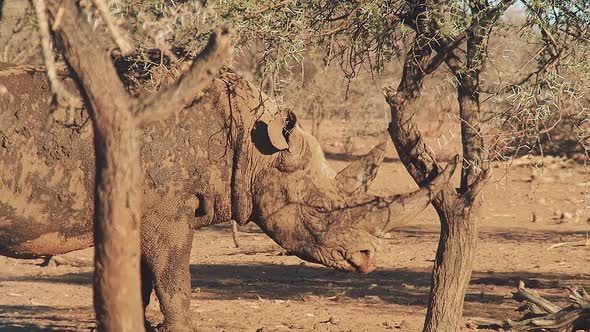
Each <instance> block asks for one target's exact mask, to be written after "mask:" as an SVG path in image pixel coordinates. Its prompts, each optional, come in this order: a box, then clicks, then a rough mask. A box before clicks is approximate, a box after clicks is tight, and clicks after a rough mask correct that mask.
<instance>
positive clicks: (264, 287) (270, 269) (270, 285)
mask: <svg viewBox="0 0 590 332" xmlns="http://www.w3.org/2000/svg"><path fill="white" fill-rule="evenodd" d="M190 270H191V276H192V278H191V284H192V288H193V291H194V292H196V293H198V294H200V295H199V296H198V297H202V298H207V299H213V300H235V299H239V298H241V299H260V298H263V299H277V300H278V299H280V300H305V299H306V297H310V296H311V297H321V298H327V299H333V300H338V299H347V300H366V299H376V298H378V299H379V301H382V302H385V303H395V304H400V305H421V306H423V305H426V304H427V301H428V291H429V287H430V271H429V270H424V271H415V270H407V269H381V270H377V271H374V272H372V273H370V274H367V275H362V274H356V273H346V272H339V271H333V270H330V269H327V268H323V267H315V266H308V265H280V264H277V265H273V264H259V263H258V264H257V263H252V264H248V265H233V264H193V265H191V267H190ZM9 280H11V281H23V282H24V281H26V282H46V283H65V284H75V285H87V286H88V287H91V286H92V273H91V272H85V273H68V274H64V275H61V276H38V277H37V276H28V277H18V278H11V279H9ZM519 280H527V281H529V283H530V284H531V287H535V286H534V285H538V286H536V288H546V289H549V288H560V287H563V286H565V285H566V284H569V283H572V284H581V285H588V284H589V283H590V275H576V276H571V275H565V274H539V273H531V272H513V273H488V272H477V271H476V272H474V273H473V275H472V281H471V284H470V285H471V287H478V286H479V285H488V286H490V285H493V286H504V287H509V288H511V289H514V287H516V286H517V285H518V281H519ZM505 301H506V300H505V298H504V296H500V295H493V294H487V295H486V294H484V293H477V294H468V295H467V298H466V302H479V303H502V302H505ZM0 308H1V307H0ZM0 310H4V309H0ZM5 311H6V310H4V311H0V313H1V312H5Z"/></svg>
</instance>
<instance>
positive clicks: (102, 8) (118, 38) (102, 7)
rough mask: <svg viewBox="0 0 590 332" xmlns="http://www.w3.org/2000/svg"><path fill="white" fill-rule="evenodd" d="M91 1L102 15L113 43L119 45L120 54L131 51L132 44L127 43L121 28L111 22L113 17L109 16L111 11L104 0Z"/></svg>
mask: <svg viewBox="0 0 590 332" xmlns="http://www.w3.org/2000/svg"><path fill="white" fill-rule="evenodd" d="M92 1H93V2H94V5H95V6H96V9H98V12H99V13H100V17H102V20H103V21H104V23H105V24H106V26H107V28H108V29H109V31H110V32H111V36H112V37H113V39H114V41H115V44H117V46H119V49H121V54H123V55H124V56H127V55H130V54H131V53H133V46H132V45H131V44H130V43H129V41H128V40H127V38H126V37H125V34H124V33H122V32H121V30H119V27H118V26H117V24H115V22H113V18H112V17H111V13H110V12H109V7H108V6H107V4H106V3H105V2H104V0H92Z"/></svg>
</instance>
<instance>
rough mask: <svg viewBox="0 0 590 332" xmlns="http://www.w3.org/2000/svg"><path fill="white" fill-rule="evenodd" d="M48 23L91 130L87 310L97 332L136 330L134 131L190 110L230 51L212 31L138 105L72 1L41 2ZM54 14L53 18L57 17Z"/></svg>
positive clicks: (139, 318)
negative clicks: (197, 51)
mask: <svg viewBox="0 0 590 332" xmlns="http://www.w3.org/2000/svg"><path fill="white" fill-rule="evenodd" d="M47 3H48V10H49V12H50V17H51V18H50V21H55V18H56V17H57V16H61V18H60V22H59V23H58V24H57V25H56V24H55V22H53V23H54V24H53V25H54V33H55V35H56V36H57V37H58V39H59V41H60V42H61V45H62V47H61V49H62V50H63V54H64V56H65V58H66V60H67V62H68V65H69V67H70V68H71V70H72V71H73V72H74V73H75V76H76V80H77V82H78V85H79V88H80V91H81V95H82V96H83V98H84V101H85V103H86V105H87V108H88V111H89V113H90V115H91V118H92V121H93V126H94V143H95V153H96V189H95V216H94V225H95V233H94V240H95V274H94V275H95V277H94V305H95V311H96V319H97V327H98V330H99V331H143V330H144V320H143V306H142V302H141V291H140V268H139V262H140V244H139V223H140V221H141V214H142V211H141V206H142V192H141V190H142V189H141V185H142V170H141V163H140V147H139V140H138V134H139V130H137V128H138V127H140V126H142V125H145V124H147V123H150V122H151V121H155V120H157V119H160V118H163V117H164V116H166V115H167V114H169V113H171V112H174V111H177V110H178V109H180V108H181V107H184V106H186V105H187V104H189V103H190V102H191V101H192V100H193V99H194V98H195V97H197V96H198V95H199V94H201V93H202V91H204V89H205V88H206V87H207V86H208V85H209V84H210V82H211V80H212V79H213V77H214V76H215V75H216V74H217V72H218V71H219V68H220V67H221V64H222V61H223V59H224V58H225V57H226V56H227V54H228V53H229V52H230V46H229V36H228V31H227V30H225V29H222V30H220V31H218V32H217V33H216V34H215V35H213V36H212V38H211V39H210V41H209V44H208V45H207V47H206V49H205V50H204V51H203V52H202V53H201V55H199V57H198V58H197V59H196V60H195V62H194V63H193V65H192V66H191V69H190V70H189V72H188V73H187V74H185V75H184V76H183V77H182V78H180V79H179V81H178V82H177V83H175V84H173V85H172V86H170V87H168V88H166V89H164V90H162V91H160V92H159V93H158V94H155V95H152V96H150V97H148V98H144V99H143V101H142V102H140V101H138V100H135V99H133V98H131V97H130V96H129V95H128V94H127V93H126V91H125V88H124V86H123V84H122V83H121V81H120V80H119V77H118V75H117V73H116V71H115V68H114V66H113V64H112V61H111V57H110V52H109V49H112V48H113V47H112V45H105V44H106V43H104V42H103V41H102V40H101V39H99V38H97V37H96V32H94V31H93V29H92V26H91V25H90V24H89V23H88V21H87V19H86V15H85V14H84V13H83V12H82V11H81V9H80V8H78V6H77V1H75V0H63V1H62V0H48V1H47ZM58 12H60V13H59V14H58Z"/></svg>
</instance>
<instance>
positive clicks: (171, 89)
mask: <svg viewBox="0 0 590 332" xmlns="http://www.w3.org/2000/svg"><path fill="white" fill-rule="evenodd" d="M230 53H231V44H230V37H229V30H228V29H227V28H220V29H218V30H217V31H216V32H215V33H214V34H213V35H211V38H210V39H209V43H208V44H207V46H206V47H205V49H204V50H203V51H202V52H201V53H200V54H199V55H198V56H197V58H196V59H195V61H194V62H193V64H192V65H191V67H190V69H189V71H188V72H187V73H186V74H185V75H183V76H182V77H181V78H180V79H179V80H177V81H176V83H174V84H173V85H171V86H168V87H166V88H164V89H163V90H161V91H160V92H158V93H156V94H153V95H151V96H150V97H148V98H146V99H145V101H143V102H141V103H140V105H138V106H137V107H136V108H135V111H134V113H135V115H136V121H137V124H138V125H139V126H145V125H147V124H149V123H151V122H154V121H157V120H160V119H162V118H165V117H166V116H167V115H169V114H171V113H172V112H175V111H178V110H179V109H181V108H183V107H186V106H187V105H189V104H190V103H191V102H192V101H193V100H194V99H195V98H196V97H198V96H199V95H200V94H202V93H203V91H204V90H205V89H206V88H207V87H208V86H209V85H210V84H211V81H212V80H213V78H214V77H215V76H216V75H217V74H218V72H219V69H220V68H221V65H222V64H223V61H224V60H225V59H226V58H227V57H228V56H229V54H230Z"/></svg>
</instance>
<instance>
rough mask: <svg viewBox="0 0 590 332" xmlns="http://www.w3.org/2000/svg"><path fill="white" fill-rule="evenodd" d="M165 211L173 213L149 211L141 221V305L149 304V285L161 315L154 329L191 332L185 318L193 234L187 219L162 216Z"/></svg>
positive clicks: (187, 306) (188, 321) (187, 313)
mask: <svg viewBox="0 0 590 332" xmlns="http://www.w3.org/2000/svg"><path fill="white" fill-rule="evenodd" d="M161 211H164V213H162V212H161ZM166 211H168V212H169V211H174V210H159V209H158V210H152V211H151V212H150V213H148V214H146V217H145V218H144V220H142V226H141V227H142V230H141V237H142V244H141V247H142V256H143V257H142V261H143V262H144V267H143V269H142V293H143V299H144V305H146V306H147V304H149V295H151V291H152V287H151V286H152V285H153V287H154V288H155V290H156V296H157V297H158V300H159V301H160V310H161V311H162V314H163V315H164V321H163V322H162V324H161V325H159V326H158V330H159V331H174V332H179V331H192V329H191V325H192V324H191V321H190V316H189V307H190V294H191V275H190V270H189V261H190V251H191V247H192V239H193V233H194V231H193V229H192V227H191V225H190V222H189V218H188V217H178V216H173V215H166ZM144 278H145V279H144ZM150 278H151V280H150ZM144 280H145V282H144ZM150 281H151V282H152V283H150Z"/></svg>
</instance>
